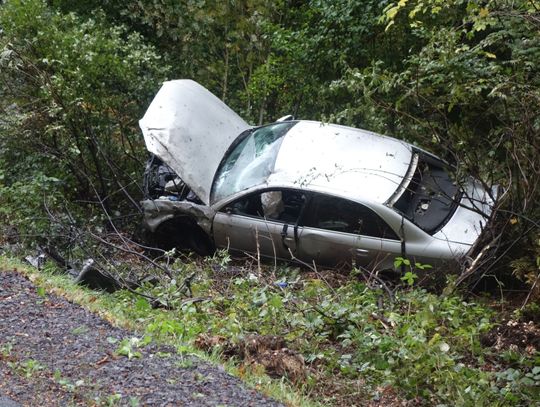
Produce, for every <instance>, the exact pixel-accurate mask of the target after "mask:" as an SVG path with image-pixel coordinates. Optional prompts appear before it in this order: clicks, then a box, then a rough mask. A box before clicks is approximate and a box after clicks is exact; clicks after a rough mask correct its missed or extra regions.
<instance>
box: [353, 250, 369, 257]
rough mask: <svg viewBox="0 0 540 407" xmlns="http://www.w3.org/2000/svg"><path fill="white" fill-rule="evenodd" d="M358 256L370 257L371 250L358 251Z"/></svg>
mask: <svg viewBox="0 0 540 407" xmlns="http://www.w3.org/2000/svg"><path fill="white" fill-rule="evenodd" d="M356 254H357V255H358V256H360V257H367V256H369V250H366V249H356Z"/></svg>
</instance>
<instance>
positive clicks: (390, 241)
mask: <svg viewBox="0 0 540 407" xmlns="http://www.w3.org/2000/svg"><path fill="white" fill-rule="evenodd" d="M298 235H299V239H298V247H297V253H298V257H299V258H300V259H301V260H303V261H305V262H308V263H311V262H313V261H315V263H317V264H320V265H326V266H336V265H339V264H340V263H342V264H352V263H354V264H357V265H359V266H363V267H367V266H374V267H377V266H381V265H384V267H387V266H388V264H392V261H393V259H394V258H395V257H397V256H399V255H400V252H401V243H400V240H399V238H398V236H397V235H396V233H395V232H394V231H393V230H392V229H391V228H390V226H388V225H387V224H386V222H384V220H383V219H382V218H381V217H380V216H378V215H377V214H376V213H375V212H374V211H373V210H371V209H369V208H368V207H366V206H364V205H362V204H360V203H357V202H354V201H350V200H347V199H343V198H340V197H335V196H330V195H324V194H314V195H313V197H312V198H311V200H310V203H309V205H308V206H307V207H306V209H305V211H304V215H303V216H302V219H301V220H300V227H299V231H298Z"/></svg>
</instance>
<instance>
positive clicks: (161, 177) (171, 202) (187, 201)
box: [141, 155, 213, 254]
mask: <svg viewBox="0 0 540 407" xmlns="http://www.w3.org/2000/svg"><path fill="white" fill-rule="evenodd" d="M143 191H144V198H145V199H144V200H143V201H142V202H141V205H142V209H143V211H144V219H143V227H144V228H145V229H146V230H147V231H148V232H150V235H151V236H150V240H151V241H152V243H153V244H155V245H156V246H157V247H159V248H162V249H165V250H169V249H172V248H174V247H176V248H184V249H190V250H194V251H195V252H197V253H201V254H207V253H208V252H211V251H212V245H211V243H210V240H209V238H208V234H209V233H210V232H211V219H212V217H213V212H212V210H211V209H210V207H208V206H206V205H204V203H203V202H202V201H201V200H200V199H199V197H198V196H197V195H196V194H195V193H194V192H193V191H192V190H191V189H190V188H189V187H188V186H187V185H186V184H185V183H184V182H183V181H182V179H181V178H180V177H178V175H177V174H176V173H175V172H174V171H173V170H172V169H171V168H170V167H169V166H168V165H167V164H165V163H163V161H162V160H161V159H159V158H158V157H156V156H153V155H152V156H151V157H150V159H149V160H148V162H147V163H146V168H145V171H144V181H143Z"/></svg>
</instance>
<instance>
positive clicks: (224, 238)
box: [213, 189, 306, 260]
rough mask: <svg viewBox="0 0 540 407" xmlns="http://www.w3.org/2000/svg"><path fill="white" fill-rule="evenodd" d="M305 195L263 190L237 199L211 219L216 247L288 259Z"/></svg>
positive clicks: (292, 250)
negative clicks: (212, 220)
mask: <svg viewBox="0 0 540 407" xmlns="http://www.w3.org/2000/svg"><path fill="white" fill-rule="evenodd" d="M305 202H306V194H305V193H303V192H301V191H296V190H292V189H267V190H263V191H257V192H255V193H252V194H249V195H247V196H244V197H242V198H239V199H237V200H235V201H233V202H231V203H229V204H227V205H225V206H224V207H223V208H221V209H220V210H219V211H218V213H217V214H216V216H215V217H214V223H213V235H214V242H215V245H216V247H219V248H227V249H229V250H232V251H236V252H246V253H253V254H256V255H259V254H260V255H261V256H264V257H271V258H277V259H284V260H290V259H291V257H292V256H291V253H292V254H293V255H295V253H296V241H297V239H296V238H295V234H294V230H295V226H296V225H297V221H298V219H299V217H300V214H301V212H302V209H303V207H304V205H305Z"/></svg>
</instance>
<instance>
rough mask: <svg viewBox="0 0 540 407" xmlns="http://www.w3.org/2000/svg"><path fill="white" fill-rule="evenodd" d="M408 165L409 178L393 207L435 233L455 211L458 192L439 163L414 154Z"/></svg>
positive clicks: (427, 230) (442, 165)
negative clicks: (409, 167)
mask: <svg viewBox="0 0 540 407" xmlns="http://www.w3.org/2000/svg"><path fill="white" fill-rule="evenodd" d="M411 165H413V168H411V174H412V177H409V178H408V179H407V178H406V179H405V180H404V182H405V183H406V185H403V186H402V187H400V189H399V190H398V191H400V190H401V195H399V196H398V197H396V199H395V201H394V202H393V207H394V209H396V210H397V211H398V212H400V213H401V214H403V215H404V216H405V217H406V218H407V219H409V220H410V221H411V222H413V223H415V224H416V225H417V226H418V227H420V228H421V229H423V230H424V231H425V232H427V233H429V234H433V233H436V232H437V231H438V230H440V229H441V228H442V227H443V226H444V225H445V224H446V222H447V221H448V219H450V217H451V216H452V215H453V213H454V211H455V210H456V208H457V205H458V202H459V198H460V192H459V191H460V190H459V188H458V186H457V184H456V183H455V182H454V181H453V180H452V178H451V177H450V175H449V174H448V171H447V170H446V168H445V165H444V164H443V163H442V162H440V161H438V160H435V159H433V158H432V157H429V156H426V155H424V154H420V153H416V154H414V156H413V160H412V163H411Z"/></svg>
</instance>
